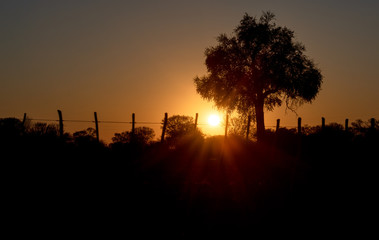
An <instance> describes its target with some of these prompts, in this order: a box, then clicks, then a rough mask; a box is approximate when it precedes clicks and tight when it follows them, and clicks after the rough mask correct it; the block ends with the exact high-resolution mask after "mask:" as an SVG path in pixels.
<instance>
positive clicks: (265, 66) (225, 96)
mask: <svg viewBox="0 0 379 240" xmlns="http://www.w3.org/2000/svg"><path fill="white" fill-rule="evenodd" d="M217 42H218V44H217V45H216V46H214V47H209V48H207V49H206V50H205V56H206V60H205V65H206V67H207V74H206V75H205V76H202V77H198V76H197V77H195V79H194V82H195V85H196V91H197V92H198V93H199V94H200V95H201V96H202V97H203V98H204V99H206V100H208V101H213V102H214V104H215V105H216V106H217V107H218V108H220V109H225V110H227V111H234V110H236V111H237V112H238V113H240V114H244V115H253V116H255V120H256V123H257V135H258V139H259V138H260V137H262V136H263V134H264V131H265V129H264V108H266V109H267V110H269V111H271V110H273V109H274V107H276V106H281V105H282V103H283V102H285V103H286V106H287V107H289V108H291V109H292V108H293V107H296V106H298V105H300V104H302V103H304V102H312V101H313V100H314V99H315V97H316V96H317V94H318V92H319V90H320V87H321V83H322V75H321V72H320V70H319V69H318V68H317V67H316V66H315V64H314V62H313V61H312V60H311V59H309V58H308V57H307V56H305V54H304V52H305V47H304V45H302V44H301V43H299V42H296V41H295V40H294V32H293V31H292V30H290V29H288V28H287V27H280V26H277V25H276V23H275V16H274V14H273V13H271V12H264V13H263V15H262V16H261V17H260V18H259V19H257V18H256V17H251V16H249V15H248V14H245V15H244V16H243V18H242V20H241V21H240V25H239V26H237V27H236V28H235V30H234V33H233V35H232V36H227V35H226V34H221V35H220V36H219V37H218V38H217Z"/></svg>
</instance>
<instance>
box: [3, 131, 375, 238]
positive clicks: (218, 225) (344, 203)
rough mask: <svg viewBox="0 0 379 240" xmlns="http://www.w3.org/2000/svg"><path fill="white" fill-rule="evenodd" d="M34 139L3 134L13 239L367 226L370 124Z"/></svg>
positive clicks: (339, 233) (371, 226)
mask: <svg viewBox="0 0 379 240" xmlns="http://www.w3.org/2000/svg"><path fill="white" fill-rule="evenodd" d="M3 136H4V135H3ZM41 139H42V138H32V139H28V138H25V137H23V138H15V139H9V138H7V139H6V140H4V138H3V140H2V142H1V148H2V149H1V152H2V157H1V163H2V167H1V172H2V174H1V175H2V194H1V196H2V200H3V201H2V214H1V215H2V219H3V221H2V222H3V228H4V229H6V230H7V231H8V232H9V233H10V234H12V236H13V237H14V238H16V237H19V236H21V235H23V236H25V235H26V236H39V237H49V238H50V237H54V238H55V237H57V236H63V237H88V236H98V237H106V238H112V237H113V236H116V235H117V236H121V237H130V236H139V237H138V238H144V237H160V236H163V237H166V238H175V239H193V238H204V237H212V239H213V238H216V237H223V238H226V237H231V238H234V239H242V238H247V237H249V238H253V237H257V238H258V237H259V238H261V237H262V236H265V237H269V236H291V237H298V238H305V239H306V238H309V237H313V236H320V237H325V236H330V237H345V236H354V235H355V236H359V237H360V238H362V237H364V236H365V235H366V236H374V235H373V234H377V233H376V232H377V231H376V230H377V220H376V218H377V214H378V211H377V204H378V201H377V200H378V198H377V197H376V193H377V191H378V185H377V183H378V174H377V166H378V164H377V161H378V160H379V158H378V154H377V153H378V146H379V144H378V134H377V131H376V132H375V131H373V132H372V133H368V134H366V135H364V136H353V135H351V134H347V133H344V132H337V133H335V132H334V133H333V132H329V133H318V134H313V135H308V136H305V135H303V136H298V135H296V134H289V133H288V132H283V133H282V134H279V133H278V134H276V135H275V134H271V136H269V137H268V139H267V140H266V141H265V142H264V143H259V144H258V143H253V142H246V141H244V140H241V139H238V138H233V137H230V138H228V139H227V140H225V139H224V138H223V137H213V138H209V139H206V140H199V139H197V140H194V139H186V140H183V141H181V142H179V143H177V144H176V146H175V147H173V146H168V145H166V144H158V143H157V144H153V145H151V146H139V145H138V146H137V145H133V144H126V145H123V146H122V147H120V148H118V149H110V148H107V147H104V146H102V145H96V144H93V145H89V146H80V147H78V146H74V145H72V144H68V143H66V142H64V141H60V140H59V139H42V140H41Z"/></svg>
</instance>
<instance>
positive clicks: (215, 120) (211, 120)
mask: <svg viewBox="0 0 379 240" xmlns="http://www.w3.org/2000/svg"><path fill="white" fill-rule="evenodd" d="M220 122H221V119H220V117H219V116H218V115H216V114H211V115H210V116H209V117H208V124H209V125H211V126H212V127H216V126H218V125H220Z"/></svg>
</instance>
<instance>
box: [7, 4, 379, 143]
mask: <svg viewBox="0 0 379 240" xmlns="http://www.w3.org/2000/svg"><path fill="white" fill-rule="evenodd" d="M267 10H270V11H272V12H273V13H274V14H275V15H276V20H277V21H276V22H277V24H278V25H281V26H287V27H288V28H290V29H292V30H293V31H295V36H296V40H297V41H300V42H302V43H303V44H304V45H305V47H306V49H307V51H306V55H307V56H309V57H310V58H311V59H313V60H314V62H315V63H316V64H317V66H318V67H319V68H320V69H321V71H322V74H323V76H324V84H323V85H322V90H321V92H320V93H319V95H318V97H317V98H316V100H315V101H314V102H313V103H312V104H305V105H303V106H301V107H300V108H298V109H297V113H298V115H299V116H301V117H302V118H303V123H304V124H309V125H316V124H320V122H321V117H325V118H326V121H327V123H328V122H339V123H344V120H345V118H349V119H351V121H354V120H356V119H358V118H360V119H363V120H367V119H369V118H372V117H374V118H379V107H378V103H379V94H378V90H379V64H378V63H379V15H378V12H379V1H374V0H372V1H371V0H360V1H352V0H351V1H350V0H345V1H342V0H341V1H333V0H320V1H311V0H309V1H307V0H303V1H279V0H278V1H271V0H262V1H258V0H245V1H243V0H230V1H226V0H222V1H207V0H201V1H197V0H191V1H179V0H176V1H147V0H138V1H96V0H91V1H79V0H75V1H69V0H65V1H63V0H62V1H33V0H25V1H18V0H12V1H5V0H4V1H0V31H1V38H0V118H4V117H17V118H22V116H23V114H24V113H27V114H28V116H29V117H30V118H38V119H57V118H58V114H57V109H60V110H62V113H63V118H64V119H68V120H69V119H77V120H93V112H94V111H96V112H97V113H98V117H99V120H100V121H101V120H103V121H131V115H132V113H135V114H136V121H137V122H138V121H142V122H160V121H161V120H162V118H163V116H164V113H165V112H167V113H168V114H169V116H170V115H174V114H180V115H190V116H193V117H194V116H195V114H196V113H199V123H206V122H207V117H208V116H209V115H210V114H211V113H215V112H217V111H216V109H215V108H213V107H212V106H213V105H212V103H208V102H206V101H204V100H202V99H201V97H200V96H199V95H198V94H197V93H196V90H195V86H194V83H193V79H194V77H196V76H197V75H198V76H202V75H204V74H206V68H205V65H204V61H205V56H204V50H205V48H207V47H209V46H213V45H215V44H216V37H217V36H218V35H219V34H221V33H227V34H231V33H232V31H233V29H234V28H235V27H236V26H237V25H238V24H239V21H240V20H241V19H242V16H243V15H244V13H248V14H249V15H252V16H257V17H260V16H261V14H262V12H263V11H267ZM220 114H221V113H220ZM277 118H280V119H282V120H281V124H282V125H284V126H294V125H296V123H297V122H296V119H297V116H296V114H294V113H293V112H291V111H289V110H288V111H287V113H286V109H285V107H282V108H279V109H277V110H275V111H274V112H270V113H266V119H265V123H266V126H273V125H275V122H276V119H277ZM70 124H71V125H70ZM75 124H76V125H75ZM65 126H66V130H67V131H71V132H72V131H75V130H81V129H84V128H87V127H94V126H93V124H92V123H85V124H84V125H83V123H81V124H77V123H67V124H66V123H65ZM137 126H138V125H137ZM146 126H150V125H146ZM130 127H131V126H130V125H128V124H113V125H112V124H106V123H103V124H100V138H102V139H105V140H107V141H109V139H110V138H111V136H112V135H113V133H115V132H121V131H124V130H129V129H130ZM150 127H153V128H154V129H155V130H156V135H157V137H158V136H159V135H160V132H159V125H151V126H150ZM201 127H203V128H204V131H205V132H206V133H208V134H216V133H219V134H222V129H221V128H220V127H219V128H215V129H213V130H211V128H210V127H207V126H206V125H201ZM157 129H158V130H157Z"/></svg>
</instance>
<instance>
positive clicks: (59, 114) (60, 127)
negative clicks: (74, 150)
mask: <svg viewBox="0 0 379 240" xmlns="http://www.w3.org/2000/svg"><path fill="white" fill-rule="evenodd" d="M58 116H59V136H60V137H61V138H63V118H62V111H61V110H58Z"/></svg>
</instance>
